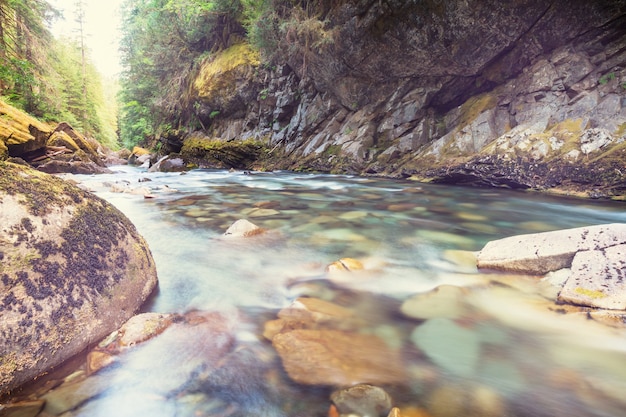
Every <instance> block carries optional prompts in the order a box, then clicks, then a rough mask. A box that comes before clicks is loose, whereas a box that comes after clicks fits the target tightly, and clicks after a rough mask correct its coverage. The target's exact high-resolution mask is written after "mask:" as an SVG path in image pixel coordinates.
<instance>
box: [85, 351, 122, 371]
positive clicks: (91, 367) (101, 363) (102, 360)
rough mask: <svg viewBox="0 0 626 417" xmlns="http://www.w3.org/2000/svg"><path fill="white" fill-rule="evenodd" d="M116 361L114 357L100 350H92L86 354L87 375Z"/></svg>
mask: <svg viewBox="0 0 626 417" xmlns="http://www.w3.org/2000/svg"><path fill="white" fill-rule="evenodd" d="M115 361H116V357H115V355H112V354H110V353H108V352H102V351H100V350H93V351H91V352H89V353H88V354H87V374H88V375H91V374H93V373H95V372H98V371H99V370H101V369H103V368H106V367H107V366H109V365H111V364H113V363H114V362H115Z"/></svg>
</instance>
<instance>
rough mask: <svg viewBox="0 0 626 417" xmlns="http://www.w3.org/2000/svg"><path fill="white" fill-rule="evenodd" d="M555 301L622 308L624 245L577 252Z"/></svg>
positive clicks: (624, 304)
mask: <svg viewBox="0 0 626 417" xmlns="http://www.w3.org/2000/svg"><path fill="white" fill-rule="evenodd" d="M624 237H625V238H626V234H625V236H624ZM559 300H561V301H566V302H569V303H573V304H577V305H585V306H590V307H597V308H606V309H613V310H626V244H622V245H616V246H610V247H607V248H601V250H588V251H582V252H578V253H577V254H576V255H575V256H574V260H573V261H572V265H571V272H570V276H569V278H568V279H567V281H566V282H565V284H564V285H563V289H562V290H561V292H560V293H559Z"/></svg>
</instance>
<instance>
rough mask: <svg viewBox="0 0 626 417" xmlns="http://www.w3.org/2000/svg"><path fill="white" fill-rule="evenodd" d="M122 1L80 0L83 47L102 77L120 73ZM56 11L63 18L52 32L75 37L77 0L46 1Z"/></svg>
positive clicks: (54, 26)
mask: <svg viewBox="0 0 626 417" xmlns="http://www.w3.org/2000/svg"><path fill="white" fill-rule="evenodd" d="M122 1H123V0H106V1H103V0H83V4H84V9H85V25H84V29H85V33H86V35H87V37H86V38H85V44H86V45H87V47H88V48H89V49H90V50H91V58H92V60H93V62H94V64H95V65H96V68H98V70H99V71H100V73H101V74H102V75H104V76H105V77H113V76H115V75H116V74H119V72H120V71H121V67H120V55H119V40H120V36H121V35H120V26H121V20H120V19H121V18H120V13H119V9H120V4H121V3H122ZM48 3H50V4H51V5H52V6H53V7H55V8H57V9H59V10H60V11H61V12H62V13H63V16H64V19H59V20H58V21H56V22H54V24H53V26H52V33H53V34H54V35H55V36H56V37H59V36H60V35H65V36H68V37H72V38H78V29H77V28H78V24H77V23H76V22H75V20H76V18H75V10H76V0H48Z"/></svg>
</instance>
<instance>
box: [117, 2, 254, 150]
mask: <svg viewBox="0 0 626 417" xmlns="http://www.w3.org/2000/svg"><path fill="white" fill-rule="evenodd" d="M123 14H124V16H125V21H124V25H123V27H124V34H123V38H122V45H121V51H122V60H123V62H122V64H123V66H124V72H123V74H122V79H121V94H120V97H119V99H120V103H121V114H120V131H121V137H122V140H123V141H124V143H125V144H127V145H133V144H137V143H140V142H141V141H142V140H143V139H144V138H145V137H146V135H151V134H154V133H155V132H158V131H160V130H164V125H165V124H169V125H170V126H171V127H172V128H173V129H175V130H179V129H191V128H192V127H194V126H196V124H197V122H196V120H195V116H194V111H193V103H192V100H191V97H190V89H191V81H192V78H193V76H194V74H196V73H197V71H198V66H199V63H200V61H201V60H202V59H203V58H204V57H206V56H207V54H210V53H211V52H215V51H218V50H223V49H226V48H227V47H229V46H231V45H232V44H235V43H237V42H240V41H241V40H242V39H244V38H245V30H244V28H243V26H242V24H241V19H242V5H241V2H240V1H238V0H216V1H202V0H126V1H125V3H124V5H123Z"/></svg>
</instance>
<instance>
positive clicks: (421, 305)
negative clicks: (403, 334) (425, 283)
mask: <svg viewBox="0 0 626 417" xmlns="http://www.w3.org/2000/svg"><path fill="white" fill-rule="evenodd" d="M465 291H466V290H464V289H463V288H461V287H457V286H454V285H440V286H438V287H437V288H434V289H433V290H432V291H428V292H425V293H420V294H416V295H414V296H413V297H411V298H409V299H407V300H406V301H404V303H402V307H401V308H400V310H401V311H402V314H404V315H405V316H408V317H412V318H416V319H421V320H426V319H432V318H436V317H443V318H451V319H454V318H457V317H460V316H461V315H462V314H463V313H464V312H465V306H464V304H463V294H464V292H465Z"/></svg>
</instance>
